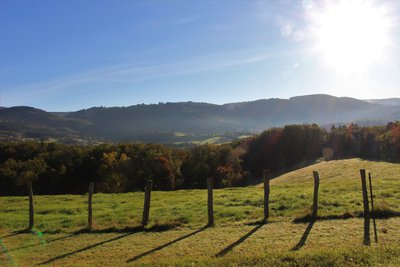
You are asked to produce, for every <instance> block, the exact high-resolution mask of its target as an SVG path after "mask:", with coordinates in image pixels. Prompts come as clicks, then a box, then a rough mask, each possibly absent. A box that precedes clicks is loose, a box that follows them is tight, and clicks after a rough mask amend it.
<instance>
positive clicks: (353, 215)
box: [293, 208, 400, 223]
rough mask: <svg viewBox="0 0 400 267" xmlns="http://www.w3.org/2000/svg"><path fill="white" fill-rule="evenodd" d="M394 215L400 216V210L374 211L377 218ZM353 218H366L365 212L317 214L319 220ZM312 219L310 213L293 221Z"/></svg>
mask: <svg viewBox="0 0 400 267" xmlns="http://www.w3.org/2000/svg"><path fill="white" fill-rule="evenodd" d="M394 217H400V212H398V211H394V210H390V209H379V208H377V209H376V210H375V211H374V218H375V219H389V218H394ZM352 218H364V212H356V213H350V212H345V213H343V214H335V215H324V216H317V220H318V221H325V220H345V219H352ZM311 221H312V215H311V213H309V214H306V215H304V216H301V217H297V218H295V219H294V220H293V223H306V222H311Z"/></svg>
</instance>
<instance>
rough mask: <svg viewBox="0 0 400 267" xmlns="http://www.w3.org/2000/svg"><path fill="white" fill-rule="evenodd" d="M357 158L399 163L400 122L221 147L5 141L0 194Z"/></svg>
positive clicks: (195, 180)
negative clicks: (29, 184)
mask: <svg viewBox="0 0 400 267" xmlns="http://www.w3.org/2000/svg"><path fill="white" fill-rule="evenodd" d="M352 157H359V158H363V159H369V160H384V161H390V162H400V122H392V123H388V124H387V125H386V126H373V127H372V126H371V127H360V126H358V125H355V124H351V125H347V126H336V127H335V126H332V127H331V129H329V130H326V129H324V128H321V127H319V126H318V125H316V124H312V125H310V124H304V125H288V126H284V127H276V128H271V129H268V130H265V131H264V132H262V133H261V134H259V135H255V136H252V137H249V138H245V139H240V140H236V141H233V142H231V143H229V144H223V145H201V146H196V147H192V148H187V149H178V148H173V147H168V146H165V145H160V144H102V145H96V146H79V145H66V144H60V143H49V142H37V141H27V142H18V143H0V194H1V195H21V194H25V193H26V189H25V184H26V182H28V181H31V182H32V183H33V184H34V188H35V192H36V193H37V194H66V193H70V194H75V193H76V194H78V193H79V194H81V193H85V192H87V187H88V184H89V183H90V182H95V184H96V191H97V192H128V191H137V190H142V189H143V187H144V186H145V183H146V180H148V179H152V180H153V184H154V189H155V190H175V189H184V188H206V179H207V177H213V178H214V183H215V184H214V186H215V187H217V188H222V187H227V186H244V185H248V184H250V183H252V182H255V181H258V179H259V178H260V176H261V173H262V170H264V169H269V170H271V171H272V172H274V173H280V172H284V171H287V170H290V169H294V168H298V167H301V166H304V165H305V164H309V163H312V162H315V161H316V160H318V159H324V160H334V159H343V158H352Z"/></svg>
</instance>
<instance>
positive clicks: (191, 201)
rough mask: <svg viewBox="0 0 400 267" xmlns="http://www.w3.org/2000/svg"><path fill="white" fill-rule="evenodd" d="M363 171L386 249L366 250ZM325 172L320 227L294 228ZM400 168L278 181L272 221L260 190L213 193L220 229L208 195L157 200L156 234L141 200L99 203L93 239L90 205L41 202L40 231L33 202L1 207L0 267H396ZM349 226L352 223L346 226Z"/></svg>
mask: <svg viewBox="0 0 400 267" xmlns="http://www.w3.org/2000/svg"><path fill="white" fill-rule="evenodd" d="M359 168H365V169H367V171H369V172H371V173H372V177H373V186H374V195H375V205H376V206H375V207H376V209H377V211H378V217H379V218H378V219H377V225H378V237H379V243H378V244H374V245H373V246H372V247H370V248H368V247H363V245H362V242H363V220H362V219H361V218H359V217H360V216H362V204H361V203H362V195H361V187H360V179H359ZM313 170H317V171H319V174H320V178H321V183H320V195H319V206H320V209H319V218H318V220H317V221H316V222H315V224H308V223H305V224H303V223H294V221H295V220H296V219H298V218H303V217H304V215H306V214H308V213H309V211H310V209H309V207H310V205H311V203H312V187H313V179H312V173H311V172H312V171H313ZM399 173H400V164H391V163H385V162H373V161H365V160H360V159H348V160H338V161H328V162H320V163H316V164H314V165H311V166H308V167H305V168H302V169H299V170H296V171H293V172H290V173H287V174H284V175H282V176H279V177H276V178H274V179H273V180H272V181H271V194H270V220H269V223H268V224H266V225H261V224H258V223H259V221H260V219H261V218H262V214H263V208H262V203H263V197H262V196H263V190H262V188H261V187H260V186H252V187H246V188H227V189H218V190H214V210H215V222H216V225H215V227H210V228H204V227H203V226H204V225H205V223H206V222H207V207H206V203H207V199H206V196H207V193H206V190H179V191H170V192H165V191H164V192H162V191H154V192H153V193H152V202H151V212H150V224H149V225H148V227H147V228H146V230H144V231H143V230H142V229H141V228H140V227H139V225H140V220H141V215H142V213H141V211H142V207H143V193H141V192H134V193H124V194H95V195H94V197H93V201H94V204H93V205H94V206H93V209H94V210H93V212H94V214H93V216H94V221H95V228H94V230H93V231H92V232H84V231H80V230H81V229H82V228H84V227H85V225H86V220H87V214H86V206H87V203H86V199H87V196H79V195H59V196H36V197H35V208H36V214H37V216H36V228H35V231H34V232H33V233H24V232H18V231H19V230H22V229H24V227H26V225H27V216H26V211H27V198H26V197H0V218H1V224H0V238H1V239H2V242H3V243H2V244H3V250H4V251H5V252H4V253H2V254H0V265H2V266H6V265H7V264H8V263H10V265H11V264H12V262H14V263H15V264H19V265H21V266H23V265H32V264H40V263H42V264H49V265H63V266H65V265H66V266H76V265H91V266H100V265H102V266H116V265H118V266H121V265H136V264H139V265H141V266H142V265H145V266H155V265H156V266H168V265H174V266H188V265H196V266H210V265H213V266H238V265H240V266H265V264H267V265H273V266H332V265H333V264H335V266H365V265H368V266H375V265H379V264H380V265H385V266H398V264H399V263H400V262H399V256H400V247H399V246H398V240H399V239H400V233H399V231H398V228H399V227H400V219H399V218H398V217H397V216H399V211H400V204H399V202H398V199H400V191H399V190H398V188H400V180H399V176H398V174H399ZM343 218H347V219H346V220H344V219H343Z"/></svg>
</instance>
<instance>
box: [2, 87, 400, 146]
mask: <svg viewBox="0 0 400 267" xmlns="http://www.w3.org/2000/svg"><path fill="white" fill-rule="evenodd" d="M385 103H387V102H385ZM395 120H400V105H399V106H397V105H388V104H381V103H369V102H367V101H365V100H359V99H355V98H350V97H335V96H330V95H325V94H315V95H305V96H295V97H291V98H289V99H280V98H269V99H259V100H255V101H245V102H236V103H227V104H221V105H218V104H210V103H204V102H192V101H188V102H166V103H159V104H149V105H145V104H139V105H132V106H128V107H107V108H106V107H92V108H88V109H81V110H78V111H74V112H47V111H44V110H41V109H36V108H32V107H26V106H21V107H10V108H4V109H0V122H1V124H0V138H1V139H3V140H4V139H6V140H9V139H13V138H15V137H23V138H56V139H63V138H67V139H68V138H69V139H76V138H78V139H99V140H109V141H117V142H121V141H129V142H131V141H139V142H140V141H142V142H164V141H166V142H170V141H171V142H176V141H180V139H182V138H178V137H176V136H175V137H172V135H173V133H175V132H180V133H185V134H189V135H190V134H192V135H201V134H210V135H212V134H224V133H241V132H247V133H255V132H259V131H262V130H264V129H266V128H270V127H277V126H283V125H287V124H303V123H316V124H319V125H332V124H346V123H359V124H367V125H371V124H380V125H383V124H386V123H387V122H389V121H395ZM160 136H161V137H160ZM167 136H169V137H168V138H167V139H168V140H162V139H165V137H167ZM153 137H154V138H153ZM185 140H186V139H185Z"/></svg>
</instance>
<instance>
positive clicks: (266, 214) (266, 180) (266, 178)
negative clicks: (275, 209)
mask: <svg viewBox="0 0 400 267" xmlns="http://www.w3.org/2000/svg"><path fill="white" fill-rule="evenodd" d="M269 179H270V171H269V170H264V171H263V183H264V219H263V222H264V223H266V222H267V220H268V217H269Z"/></svg>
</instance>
